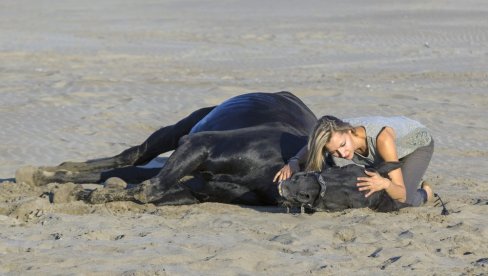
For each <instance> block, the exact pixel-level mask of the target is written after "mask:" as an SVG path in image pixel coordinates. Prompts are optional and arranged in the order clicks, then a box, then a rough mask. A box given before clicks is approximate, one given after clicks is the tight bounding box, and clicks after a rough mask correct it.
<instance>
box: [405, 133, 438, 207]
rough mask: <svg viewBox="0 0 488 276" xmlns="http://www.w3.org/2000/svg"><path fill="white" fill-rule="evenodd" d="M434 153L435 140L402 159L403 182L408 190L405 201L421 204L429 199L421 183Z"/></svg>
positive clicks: (413, 204) (414, 204)
mask: <svg viewBox="0 0 488 276" xmlns="http://www.w3.org/2000/svg"><path fill="white" fill-rule="evenodd" d="M433 153H434V140H432V142H430V144H429V145H427V146H424V147H420V148H418V149H416V150H415V151H414V152H412V153H410V154H409V155H407V156H405V157H403V158H401V159H400V161H401V162H402V163H403V164H402V167H401V168H402V174H403V182H404V183H405V188H406V190H407V200H406V201H405V203H407V204H409V205H411V206H420V205H422V204H424V203H425V202H426V201H427V193H426V192H425V191H424V190H423V189H419V183H420V180H421V179H422V177H423V176H424V173H425V171H426V170H427V167H428V166H429V162H430V159H431V158H432V154H433Z"/></svg>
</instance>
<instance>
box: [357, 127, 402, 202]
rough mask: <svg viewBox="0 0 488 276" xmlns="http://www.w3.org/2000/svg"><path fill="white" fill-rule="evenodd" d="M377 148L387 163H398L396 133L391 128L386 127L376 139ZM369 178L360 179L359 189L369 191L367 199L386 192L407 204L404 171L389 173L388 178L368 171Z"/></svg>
mask: <svg viewBox="0 0 488 276" xmlns="http://www.w3.org/2000/svg"><path fill="white" fill-rule="evenodd" d="M376 148H377V151H378V153H379V154H380V156H381V157H382V158H383V160H385V161H386V162H395V161H396V162H398V155H397V151H396V146H395V131H394V130H393V129H392V128H390V127H385V128H384V129H383V130H382V131H381V132H380V134H379V135H378V137H377V138H376ZM366 174H367V175H368V176H367V177H358V180H359V181H360V182H358V184H357V185H358V187H360V188H359V190H360V191H365V190H369V192H368V193H367V194H366V197H368V196H370V195H371V194H372V193H374V192H377V191H381V190H385V191H386V192H387V193H388V195H389V196H390V197H391V198H393V199H395V200H398V201H400V202H405V200H406V197H407V193H406V189H405V184H404V183H403V175H402V170H401V169H400V168H398V169H396V170H393V171H391V172H389V173H388V178H384V177H382V176H380V175H379V174H378V173H373V172H368V171H366Z"/></svg>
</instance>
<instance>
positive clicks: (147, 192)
mask: <svg viewBox="0 0 488 276" xmlns="http://www.w3.org/2000/svg"><path fill="white" fill-rule="evenodd" d="M196 140H197V139H195V137H193V139H189V140H187V141H186V142H185V143H183V144H182V145H180V146H179V147H178V148H177V149H176V150H175V152H174V153H173V154H172V155H171V156H170V158H169V159H168V161H167V162H166V164H165V166H164V167H163V168H162V169H161V171H160V172H159V174H158V175H156V176H155V177H153V178H151V179H149V180H146V181H144V182H142V183H141V184H139V185H137V186H136V187H134V188H129V189H125V190H116V191H113V190H111V189H97V190H94V191H93V192H91V193H90V194H88V195H83V194H82V195H81V197H80V199H82V200H84V201H86V202H89V203H104V202H110V201H120V200H123V201H135V202H139V203H155V204H158V205H165V204H166V205H167V204H169V205H181V204H190V203H195V202H199V200H198V199H197V198H196V197H195V196H193V194H192V192H193V191H194V190H195V187H198V186H199V185H200V187H201V185H204V184H198V185H196V186H193V188H192V187H190V186H189V185H185V183H184V181H183V183H182V179H184V177H185V176H190V175H195V174H196V171H197V170H198V167H199V166H200V165H201V164H202V163H203V162H204V161H205V160H206V159H207V152H208V149H207V145H206V143H202V142H201V141H196ZM197 181H198V179H197ZM200 181H204V180H203V179H201V180H200ZM193 185H195V184H193Z"/></svg>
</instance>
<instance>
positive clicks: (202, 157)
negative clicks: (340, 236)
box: [16, 92, 399, 211]
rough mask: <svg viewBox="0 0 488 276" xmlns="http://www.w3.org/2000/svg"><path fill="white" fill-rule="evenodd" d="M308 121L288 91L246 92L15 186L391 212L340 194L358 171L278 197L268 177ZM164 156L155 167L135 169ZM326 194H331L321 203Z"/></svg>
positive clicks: (301, 177) (174, 201)
mask: <svg viewBox="0 0 488 276" xmlns="http://www.w3.org/2000/svg"><path fill="white" fill-rule="evenodd" d="M316 121H317V118H316V117H315V115H314V114H313V112H312V111H311V110H310V109H309V108H308V107H307V106H306V105H305V104H304V103H303V102H302V101H301V100H300V99H299V98H297V97H296V96H295V95H293V94H292V93H290V92H277V93H259V92H257V93H248V94H243V95H240V96H236V97H233V98H230V99H229V100H227V101H225V102H223V103H221V104H220V105H217V106H213V107H206V108H202V109H199V110H197V111H195V112H193V113H192V114H190V115H189V116H188V117H186V118H184V119H182V120H180V121H179V122H177V123H176V124H174V125H170V126H166V127H163V128H161V129H159V130H157V131H156V132H154V133H153V134H152V135H150V136H149V138H148V139H147V140H146V141H144V142H143V143H142V144H140V145H138V146H135V147H131V148H129V149H127V150H124V151H123V152H122V153H120V154H118V155H115V156H113V157H108V158H101V159H95V160H88V161H86V162H65V163H62V164H60V165H59V166H55V167H39V168H33V167H25V168H21V169H19V170H18V171H17V173H16V181H17V182H21V181H23V182H26V183H29V184H31V185H45V184H47V183H51V182H57V183H67V182H73V183H100V184H101V183H104V181H106V180H107V179H108V178H110V177H119V178H121V179H123V180H124V181H125V182H129V183H139V184H137V185H134V186H133V187H131V188H126V189H118V190H117V189H95V190H93V191H81V192H78V194H77V198H78V199H81V200H84V201H86V202H89V203H104V202H109V201H135V202H139V203H154V204H157V205H181V204H193V203H199V202H221V203H232V204H243V205H260V206H264V205H278V204H280V203H286V204H288V205H296V206H303V205H305V206H307V207H309V208H311V209H316V210H340V209H345V208H358V207H371V208H373V209H375V210H378V211H393V210H397V209H398V208H399V205H397V203H396V202H395V201H393V200H391V198H390V200H386V201H385V202H388V203H381V204H378V203H376V202H374V201H375V200H380V198H381V200H384V198H389V197H388V196H387V195H386V193H385V194H384V195H383V194H382V196H379V193H377V194H378V195H377V196H372V197H370V199H369V200H359V199H360V198H364V193H363V192H359V191H358V190H357V188H355V189H352V188H351V189H345V186H344V185H342V184H344V183H352V182H351V181H353V180H355V179H356V177H357V176H358V173H357V172H358V171H359V170H362V171H364V168H361V167H358V166H355V167H356V169H355V172H354V173H352V172H350V171H349V170H345V169H341V168H338V167H331V168H329V169H327V170H326V171H324V172H323V173H322V174H320V175H321V176H322V177H321V178H319V177H318V176H319V174H315V175H316V176H317V177H312V178H310V176H312V174H308V176H307V174H297V175H296V176H294V177H293V178H291V179H289V180H287V181H286V183H282V185H280V190H281V191H284V192H283V193H282V195H283V197H282V196H280V194H279V191H278V185H277V184H276V183H273V181H272V179H273V176H274V174H275V173H276V172H277V171H278V170H279V169H280V168H281V167H282V166H283V165H284V164H285V162H286V160H288V159H289V158H290V157H292V156H293V154H295V153H296V152H297V151H298V150H299V149H301V148H302V147H303V146H304V145H305V144H306V141H307V136H308V134H309V133H310V131H311V130H312V128H313V126H314V125H315V123H316ZM172 150H174V152H173V153H172V154H171V156H170V157H169V158H168V160H167V162H166V163H165V165H164V166H163V168H160V169H159V168H158V169H147V168H141V167H139V166H141V165H144V164H146V163H147V162H149V161H151V160H152V159H154V158H156V157H157V156H158V155H160V154H161V153H164V152H168V151H172ZM390 169H391V166H390ZM320 179H321V180H322V182H320V181H318V180H320ZM324 179H326V180H325V184H324V183H323V180H324ZM294 183H295V184H296V185H295V184H294ZM314 187H315V188H314ZM296 188H299V189H302V190H301V191H297V190H296ZM285 190H286V191H285ZM346 190H347V192H346ZM314 191H315V192H314ZM334 191H337V192H335V193H334ZM331 192H332V193H334V194H335V195H334V196H330V197H329V196H325V195H326V194H327V193H331ZM305 194H306V196H305ZM297 195H298V197H297ZM312 200H313V202H312Z"/></svg>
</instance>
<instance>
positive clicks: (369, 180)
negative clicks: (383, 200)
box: [357, 170, 392, 197]
mask: <svg viewBox="0 0 488 276" xmlns="http://www.w3.org/2000/svg"><path fill="white" fill-rule="evenodd" d="M364 172H365V173H366V174H367V175H368V176H364V177H358V181H360V182H358V183H357V186H358V187H359V190H360V191H369V192H368V193H367V194H366V197H368V196H370V195H372V194H373V193H374V192H377V191H381V190H386V189H388V187H390V185H391V184H392V183H391V180H390V179H388V178H384V177H382V176H381V175H380V174H379V173H377V172H370V171H367V170H365V171H364Z"/></svg>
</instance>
